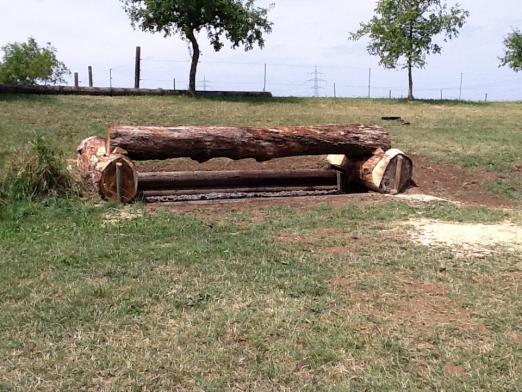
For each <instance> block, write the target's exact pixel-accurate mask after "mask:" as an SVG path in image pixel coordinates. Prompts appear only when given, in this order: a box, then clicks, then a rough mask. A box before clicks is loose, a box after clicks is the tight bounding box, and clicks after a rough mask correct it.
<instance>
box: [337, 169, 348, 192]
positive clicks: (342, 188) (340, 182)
mask: <svg viewBox="0 0 522 392" xmlns="http://www.w3.org/2000/svg"><path fill="white" fill-rule="evenodd" d="M348 189H349V181H348V177H347V175H346V174H345V173H344V172H337V190H338V191H339V192H340V193H348Z"/></svg>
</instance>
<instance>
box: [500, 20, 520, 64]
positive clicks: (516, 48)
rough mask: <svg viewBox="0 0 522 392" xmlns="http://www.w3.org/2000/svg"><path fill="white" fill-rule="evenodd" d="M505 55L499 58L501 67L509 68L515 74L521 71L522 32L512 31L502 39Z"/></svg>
mask: <svg viewBox="0 0 522 392" xmlns="http://www.w3.org/2000/svg"><path fill="white" fill-rule="evenodd" d="M504 46H505V47H506V53H505V54H504V57H501V58H500V65H501V66H506V65H507V66H509V67H511V68H512V69H513V70H514V71H515V72H518V71H522V32H520V30H517V29H515V30H513V31H512V32H511V33H510V34H508V36H507V37H506V38H505V39H504Z"/></svg>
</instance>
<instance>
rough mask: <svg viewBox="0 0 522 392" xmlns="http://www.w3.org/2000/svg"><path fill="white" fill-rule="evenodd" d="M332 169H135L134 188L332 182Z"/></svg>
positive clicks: (332, 183) (151, 188)
mask: <svg viewBox="0 0 522 392" xmlns="http://www.w3.org/2000/svg"><path fill="white" fill-rule="evenodd" d="M336 181H337V174H336V172H335V171H333V170H251V171H199V172H198V171H196V172H155V173H139V174H138V188H139V190H142V191H147V190H181V189H191V188H203V189H207V190H208V189H212V188H229V187H230V188H232V187H242V188H256V187H296V186H335V185H336Z"/></svg>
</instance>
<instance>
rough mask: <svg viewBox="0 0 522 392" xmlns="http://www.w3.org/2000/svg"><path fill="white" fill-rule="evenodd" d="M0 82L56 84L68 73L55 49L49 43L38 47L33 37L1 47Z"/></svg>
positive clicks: (10, 83) (11, 83) (62, 80)
mask: <svg viewBox="0 0 522 392" xmlns="http://www.w3.org/2000/svg"><path fill="white" fill-rule="evenodd" d="M2 51H3V52H4V57H3V60H2V62H0V83H3V84H9V85H35V84H37V83H45V84H56V83H59V82H64V81H65V80H64V79H63V77H64V76H65V75H67V74H69V73H70V72H69V70H68V69H67V67H66V66H65V64H64V63H62V62H61V61H59V60H58V59H57V57H56V49H55V48H53V47H52V46H51V44H50V43H48V44H47V46H45V47H40V46H39V45H38V43H37V42H36V40H35V39H34V38H29V39H28V40H27V42H21V43H19V42H15V43H12V44H8V45H6V46H4V47H3V48H2Z"/></svg>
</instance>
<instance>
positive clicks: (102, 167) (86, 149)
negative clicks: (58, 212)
mask: <svg viewBox="0 0 522 392" xmlns="http://www.w3.org/2000/svg"><path fill="white" fill-rule="evenodd" d="M77 151H78V159H77V166H78V177H79V178H78V180H79V182H80V184H81V186H82V188H83V189H84V190H85V191H86V192H87V193H89V194H96V195H99V196H101V197H102V198H104V199H105V200H113V201H121V202H123V203H130V202H131V201H132V200H134V198H135V197H136V195H137V193H138V173H137V171H136V169H135V167H134V164H133V163H132V161H131V160H130V159H128V158H127V157H126V156H124V155H122V154H117V153H112V154H108V153H107V144H106V140H105V139H104V138H101V137H91V138H89V139H86V140H84V141H83V142H82V143H81V144H80V146H79V147H78V149H77ZM117 164H121V167H120V170H121V174H122V175H121V189H120V192H121V197H120V199H119V200H118V184H117V176H116V166H117Z"/></svg>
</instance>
